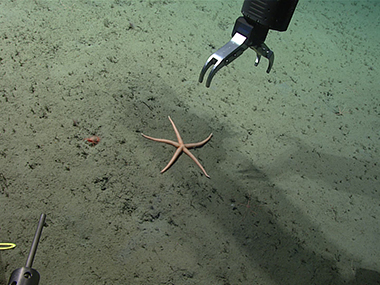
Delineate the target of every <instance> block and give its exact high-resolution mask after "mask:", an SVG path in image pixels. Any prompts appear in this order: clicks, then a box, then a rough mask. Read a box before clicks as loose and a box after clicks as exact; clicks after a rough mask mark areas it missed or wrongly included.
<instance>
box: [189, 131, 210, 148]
mask: <svg viewBox="0 0 380 285" xmlns="http://www.w3.org/2000/svg"><path fill="white" fill-rule="evenodd" d="M211 137H212V133H211V134H210V135H209V136H208V137H207V139H205V140H203V141H201V142H198V143H187V144H185V147H186V148H194V147H200V146H202V145H204V144H205V143H207V142H208V141H209V140H210V139H211Z"/></svg>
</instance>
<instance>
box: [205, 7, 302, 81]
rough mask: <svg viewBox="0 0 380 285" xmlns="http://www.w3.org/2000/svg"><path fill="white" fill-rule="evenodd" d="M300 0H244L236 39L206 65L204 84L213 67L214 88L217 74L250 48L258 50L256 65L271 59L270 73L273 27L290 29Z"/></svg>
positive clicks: (270, 63) (213, 55)
mask: <svg viewBox="0 0 380 285" xmlns="http://www.w3.org/2000/svg"><path fill="white" fill-rule="evenodd" d="M297 3H298V0H244V4H243V8H242V11H241V12H242V14H243V17H239V18H238V19H237V20H236V22H235V26H234V29H233V31H232V39H231V40H230V41H229V42H228V43H227V44H225V45H224V46H223V47H221V48H220V49H218V50H217V51H216V52H215V53H214V54H212V55H211V56H210V57H209V58H208V60H207V62H206V64H205V65H204V66H203V68H202V71H201V74H200V76H199V82H200V83H202V81H203V78H204V76H205V74H206V71H207V70H208V69H209V68H210V67H211V66H212V65H214V67H213V68H212V69H211V71H210V73H209V75H208V77H207V80H206V87H210V84H211V80H212V78H213V77H214V75H215V74H216V73H217V72H218V71H219V69H221V68H222V67H223V66H226V65H228V64H229V63H231V62H232V61H234V60H235V59H236V58H238V57H239V56H240V55H241V54H242V53H243V52H244V51H245V50H246V49H247V48H251V49H253V50H254V51H255V52H256V60H255V66H257V65H258V64H259V63H260V59H261V56H264V57H265V58H267V59H268V60H269V65H268V68H267V73H269V72H270V70H271V68H272V66H273V62H274V53H273V51H271V50H270V49H269V48H268V47H267V45H266V44H265V43H264V41H265V39H266V37H267V35H268V31H269V30H276V31H280V32H283V31H286V29H287V28H288V26H289V23H290V20H291V18H292V16H293V13H294V10H295V8H296V5H297Z"/></svg>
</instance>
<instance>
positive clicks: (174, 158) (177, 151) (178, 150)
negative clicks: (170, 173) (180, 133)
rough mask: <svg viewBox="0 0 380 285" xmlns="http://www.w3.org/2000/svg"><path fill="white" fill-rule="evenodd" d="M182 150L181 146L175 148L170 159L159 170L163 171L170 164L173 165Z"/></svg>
mask: <svg viewBox="0 0 380 285" xmlns="http://www.w3.org/2000/svg"><path fill="white" fill-rule="evenodd" d="M182 151H183V147H179V148H177V150H176V151H175V153H174V155H173V157H172V159H171V160H170V161H169V163H168V164H167V165H166V166H165V168H164V169H162V170H161V173H164V172H165V171H166V170H168V168H169V167H170V166H172V165H173V163H174V162H175V161H176V160H177V158H178V156H179V155H180V154H181V152H182Z"/></svg>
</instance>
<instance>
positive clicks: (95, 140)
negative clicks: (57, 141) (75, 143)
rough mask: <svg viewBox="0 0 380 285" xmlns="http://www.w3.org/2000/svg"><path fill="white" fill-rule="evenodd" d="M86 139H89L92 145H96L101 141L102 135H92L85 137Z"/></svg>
mask: <svg viewBox="0 0 380 285" xmlns="http://www.w3.org/2000/svg"><path fill="white" fill-rule="evenodd" d="M83 140H84V141H88V142H89V144H90V145H91V146H95V145H97V144H98V143H99V142H100V137H98V136H92V137H89V138H84V139H83Z"/></svg>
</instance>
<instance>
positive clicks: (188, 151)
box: [183, 147, 210, 178]
mask: <svg viewBox="0 0 380 285" xmlns="http://www.w3.org/2000/svg"><path fill="white" fill-rule="evenodd" d="M183 151H184V153H186V154H187V155H188V156H190V157H191V159H192V160H194V162H195V163H196V164H197V165H198V166H199V168H200V169H201V170H202V171H203V173H204V174H205V175H206V177H207V178H210V175H208V174H207V172H206V170H205V169H204V168H203V166H202V164H201V163H200V162H199V161H198V159H197V158H196V157H195V156H194V155H193V154H192V153H191V152H190V150H188V149H187V148H186V147H184V148H183Z"/></svg>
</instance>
